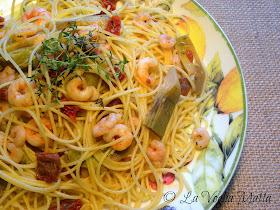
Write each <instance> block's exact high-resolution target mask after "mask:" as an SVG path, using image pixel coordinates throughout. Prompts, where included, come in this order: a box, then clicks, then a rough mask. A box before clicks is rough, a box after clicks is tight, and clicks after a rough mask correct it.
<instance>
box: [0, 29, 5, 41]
mask: <svg viewBox="0 0 280 210" xmlns="http://www.w3.org/2000/svg"><path fill="white" fill-rule="evenodd" d="M5 35H6V31H0V39H2V38H3V37H4V36H5Z"/></svg>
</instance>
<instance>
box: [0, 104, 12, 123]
mask: <svg viewBox="0 0 280 210" xmlns="http://www.w3.org/2000/svg"><path fill="white" fill-rule="evenodd" d="M9 108H11V105H10V103H9V102H7V101H1V100H0V116H1V115H2V113H3V112H5V111H6V110H7V109H9ZM9 116H10V114H9V113H8V114H6V115H5V117H3V118H2V121H3V122H7V121H8V119H9ZM0 125H1V122H0Z"/></svg>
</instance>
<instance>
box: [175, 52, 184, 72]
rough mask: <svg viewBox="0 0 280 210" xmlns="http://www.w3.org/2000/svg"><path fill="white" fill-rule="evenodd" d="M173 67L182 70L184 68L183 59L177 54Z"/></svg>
mask: <svg viewBox="0 0 280 210" xmlns="http://www.w3.org/2000/svg"><path fill="white" fill-rule="evenodd" d="M173 65H175V66H178V67H179V68H181V69H182V68H183V66H182V64H181V58H180V56H179V55H178V54H177V53H176V54H175V55H174V56H173Z"/></svg>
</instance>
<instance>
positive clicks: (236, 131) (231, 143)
mask: <svg viewBox="0 0 280 210" xmlns="http://www.w3.org/2000/svg"><path fill="white" fill-rule="evenodd" d="M242 122H243V114H241V115H239V116H238V117H236V118H235V119H234V120H233V121H232V122H231V123H230V125H229V127H228V129H227V132H226V135H225V140H224V142H223V153H224V156H225V158H224V159H225V161H226V160H227V159H228V157H229V156H230V154H231V153H232V151H233V149H234V147H235V145H236V142H237V141H238V139H239V137H240V135H241V132H242Z"/></svg>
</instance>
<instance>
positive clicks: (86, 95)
mask: <svg viewBox="0 0 280 210" xmlns="http://www.w3.org/2000/svg"><path fill="white" fill-rule="evenodd" d="M66 91H67V93H68V96H69V97H70V98H71V99H72V100H74V101H88V100H89V99H90V97H91V96H92V94H93V90H92V88H90V87H88V86H87V82H86V80H85V78H83V77H75V78H74V79H72V80H71V81H69V82H68V83H67V85H66Z"/></svg>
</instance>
